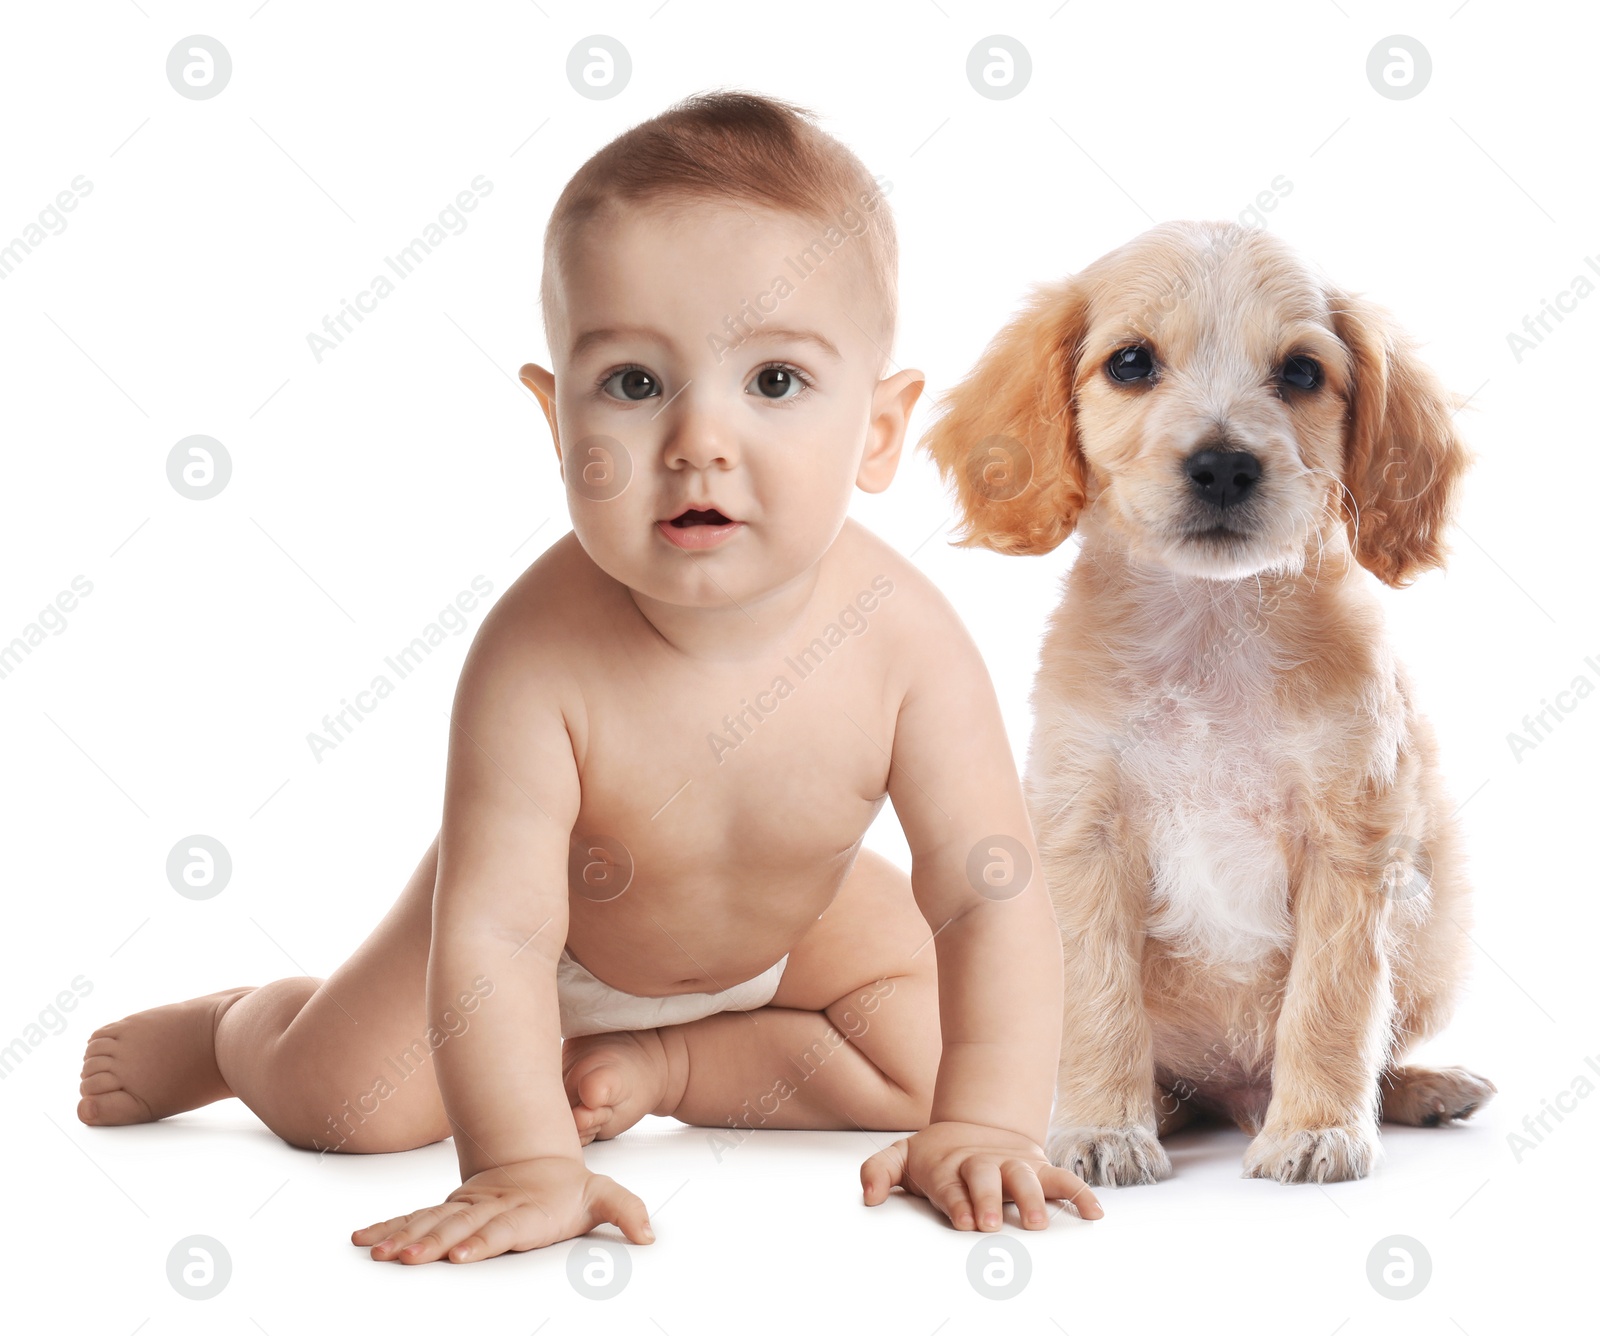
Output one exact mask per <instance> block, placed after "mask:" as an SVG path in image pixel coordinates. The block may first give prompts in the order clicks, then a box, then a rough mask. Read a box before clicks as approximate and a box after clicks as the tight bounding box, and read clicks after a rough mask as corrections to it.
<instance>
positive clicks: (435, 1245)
mask: <svg viewBox="0 0 1600 1336" xmlns="http://www.w3.org/2000/svg"><path fill="white" fill-rule="evenodd" d="M497 1209H498V1204H497V1203H495V1202H493V1201H483V1202H477V1203H475V1204H473V1205H471V1206H458V1207H457V1208H456V1209H455V1210H453V1211H450V1212H448V1213H447V1214H444V1215H441V1216H440V1217H439V1218H438V1219H436V1220H435V1221H434V1222H433V1226H432V1228H430V1229H429V1230H427V1232H426V1233H424V1234H421V1235H420V1236H419V1235H417V1234H416V1232H415V1231H414V1230H413V1231H408V1232H409V1233H410V1236H411V1241H410V1242H409V1243H407V1244H406V1245H405V1246H404V1247H402V1248H401V1249H400V1252H399V1254H398V1257H397V1258H396V1260H397V1261H401V1262H404V1263H406V1264H407V1265H408V1266H409V1265H414V1264H417V1263H421V1262H435V1261H438V1260H439V1258H441V1257H443V1256H445V1255H446V1254H447V1253H448V1252H449V1251H450V1249H451V1248H452V1247H453V1246H455V1245H456V1244H457V1243H459V1242H461V1240H462V1239H464V1238H466V1237H467V1236H468V1235H469V1234H471V1233H472V1232H473V1231H474V1230H476V1229H477V1227H478V1226H479V1225H480V1224H481V1223H482V1222H483V1218H484V1216H486V1215H487V1214H489V1212H491V1211H494V1210H497Z"/></svg>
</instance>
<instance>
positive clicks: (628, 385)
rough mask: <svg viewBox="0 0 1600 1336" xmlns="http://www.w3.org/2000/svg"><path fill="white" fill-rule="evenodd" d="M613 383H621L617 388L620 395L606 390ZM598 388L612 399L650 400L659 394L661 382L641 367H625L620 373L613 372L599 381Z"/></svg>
mask: <svg viewBox="0 0 1600 1336" xmlns="http://www.w3.org/2000/svg"><path fill="white" fill-rule="evenodd" d="M613 381H620V382H621V383H620V385H619V387H618V388H620V389H621V391H622V393H621V394H620V395H617V394H611V391H610V390H609V389H607V388H606V387H607V386H608V385H610V384H611V383H612V382H613ZM600 388H601V389H602V390H605V392H606V393H607V394H611V397H612V398H613V399H618V398H622V399H629V400H639V399H651V398H654V397H655V396H657V395H659V394H660V393H661V382H660V381H659V380H657V379H656V378H655V377H654V376H652V375H651V374H650V373H649V372H648V371H646V370H645V369H644V368H643V367H642V366H625V367H623V368H622V369H621V370H620V371H613V372H612V373H611V374H610V375H609V376H607V377H606V378H605V379H604V380H603V381H601V382H600Z"/></svg>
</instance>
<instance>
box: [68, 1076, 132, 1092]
mask: <svg viewBox="0 0 1600 1336" xmlns="http://www.w3.org/2000/svg"><path fill="white" fill-rule="evenodd" d="M121 1089H122V1078H121V1077H120V1076H118V1075H117V1074H116V1073H115V1072H109V1071H99V1072H91V1073H89V1075H87V1076H85V1077H84V1078H83V1080H81V1081H79V1082H78V1093H79V1094H80V1095H108V1094H110V1093H111V1092H112V1091H113V1090H121Z"/></svg>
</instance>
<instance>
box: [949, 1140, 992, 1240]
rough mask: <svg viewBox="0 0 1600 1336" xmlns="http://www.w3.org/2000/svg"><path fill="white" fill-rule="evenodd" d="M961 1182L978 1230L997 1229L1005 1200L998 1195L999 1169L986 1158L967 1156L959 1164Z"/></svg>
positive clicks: (982, 1156)
mask: <svg viewBox="0 0 1600 1336" xmlns="http://www.w3.org/2000/svg"><path fill="white" fill-rule="evenodd" d="M961 1181H962V1182H963V1183H965V1184H966V1185H967V1196H968V1197H969V1198H970V1199H971V1202H972V1209H973V1211H974V1213H975V1214H976V1215H977V1220H978V1228H979V1229H999V1228H1000V1216H1001V1212H1002V1211H1003V1210H1004V1205H1003V1203H1004V1200H1005V1199H1004V1198H1003V1197H1002V1196H1001V1195H1000V1167H999V1166H998V1165H997V1164H995V1162H994V1161H993V1160H991V1159H989V1158H988V1157H987V1156H984V1155H969V1156H968V1157H967V1158H966V1159H965V1160H963V1161H962V1163H961ZM954 1218H955V1217H954V1216H952V1217H951V1219H954Z"/></svg>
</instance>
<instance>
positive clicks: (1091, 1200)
mask: <svg viewBox="0 0 1600 1336" xmlns="http://www.w3.org/2000/svg"><path fill="white" fill-rule="evenodd" d="M896 1183H898V1184H899V1185H900V1186H901V1187H903V1188H904V1189H905V1190H906V1191H907V1192H910V1193H914V1194H915V1195H916V1196H918V1197H926V1198H927V1199H928V1200H929V1201H931V1202H932V1203H933V1204H934V1205H935V1206H937V1207H938V1208H939V1209H940V1210H941V1211H943V1212H944V1213H945V1214H946V1215H947V1216H949V1217H950V1222H951V1224H953V1225H954V1226H955V1227H956V1228H957V1229H972V1228H973V1227H974V1215H976V1221H977V1228H978V1229H982V1230H994V1229H999V1228H1000V1221H1001V1218H1002V1216H1003V1215H1004V1210H1003V1207H1004V1204H1005V1203H1006V1202H1008V1201H1014V1202H1016V1204H1017V1210H1018V1212H1019V1213H1020V1214H1021V1216H1022V1224H1023V1227H1024V1228H1026V1229H1043V1228H1044V1227H1045V1225H1046V1224H1047V1223H1048V1222H1047V1219H1046V1216H1045V1208H1044V1204H1045V1200H1046V1198H1048V1199H1050V1200H1051V1201H1070V1202H1071V1203H1072V1204H1073V1205H1074V1206H1075V1207H1077V1210H1078V1214H1079V1215H1081V1216H1082V1217H1083V1218H1084V1219H1085V1220H1098V1219H1099V1218H1100V1217H1101V1216H1102V1215H1104V1214H1105V1212H1104V1211H1102V1210H1101V1209H1100V1203H1099V1201H1098V1200H1097V1199H1096V1198H1095V1195H1094V1193H1092V1192H1090V1191H1089V1187H1088V1184H1086V1183H1085V1182H1084V1181H1083V1180H1082V1179H1081V1178H1079V1177H1078V1176H1077V1175H1076V1174H1072V1173H1069V1172H1068V1171H1067V1170H1065V1169H1061V1168H1058V1167H1057V1166H1055V1165H1053V1164H1051V1163H1050V1161H1049V1160H1048V1159H1046V1158H1045V1153H1044V1151H1043V1149H1042V1148H1040V1147H1039V1146H1036V1145H1035V1144H1034V1143H1033V1142H1031V1141H1029V1140H1028V1138H1027V1137H1024V1136H1019V1135H1017V1133H1015V1132H1007V1131H1005V1130H1004V1129H1002V1128H998V1127H983V1126H980V1125H979V1124H977V1123H930V1124H929V1125H928V1126H927V1127H925V1128H924V1129H923V1130H922V1131H920V1132H916V1133H913V1134H912V1135H911V1136H909V1137H902V1138H901V1139H900V1140H899V1141H897V1142H895V1143H894V1145H892V1146H890V1147H889V1148H888V1149H887V1150H880V1151H879V1152H878V1153H877V1154H876V1155H874V1156H873V1157H872V1158H871V1159H869V1160H868V1161H867V1162H866V1163H865V1164H863V1165H862V1166H861V1187H862V1193H863V1196H864V1197H865V1198H866V1203H867V1205H868V1206H876V1205H878V1203H879V1202H881V1201H883V1200H884V1199H885V1198H886V1197H888V1195H889V1189H890V1188H892V1187H894V1185H895V1184H896ZM974 1208H976V1210H974Z"/></svg>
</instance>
